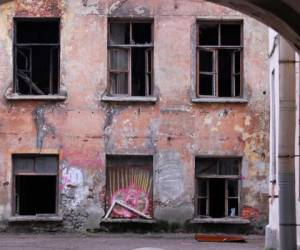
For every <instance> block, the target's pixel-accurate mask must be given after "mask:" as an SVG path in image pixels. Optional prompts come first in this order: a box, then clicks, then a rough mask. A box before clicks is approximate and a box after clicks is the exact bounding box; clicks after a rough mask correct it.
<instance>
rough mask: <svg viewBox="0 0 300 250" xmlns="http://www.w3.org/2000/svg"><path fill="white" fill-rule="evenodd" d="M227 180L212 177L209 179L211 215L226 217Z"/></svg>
mask: <svg viewBox="0 0 300 250" xmlns="http://www.w3.org/2000/svg"><path fill="white" fill-rule="evenodd" d="M224 194H225V180H224V179H210V181H209V216H211V217H213V218H222V217H225V213H224V211H225V195H224Z"/></svg>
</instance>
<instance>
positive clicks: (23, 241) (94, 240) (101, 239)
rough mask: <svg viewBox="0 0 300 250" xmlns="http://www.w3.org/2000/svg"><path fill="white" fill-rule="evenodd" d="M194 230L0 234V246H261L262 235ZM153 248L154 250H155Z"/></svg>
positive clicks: (63, 249) (90, 249)
mask: <svg viewBox="0 0 300 250" xmlns="http://www.w3.org/2000/svg"><path fill="white" fill-rule="evenodd" d="M193 237H194V235H193V234H7V233H2V234H0V250H19V249H20V250H21V249H24V250H42V249H43V250H51V249H54V250H69V249H80V250H94V249H99V250H102V249H103V250H133V249H143V250H148V249H149V250H150V249H151V250H152V249H153V248H154V249H155V250H156V249H163V250H177V249H178V250H185V249H186V250H194V249H201V250H206V249H208V250H209V249H220V250H222V249H228V250H234V249H239V250H240V249H243V250H244V249H246V250H247V249H249V250H250V249H251V250H256V249H260V250H261V249H263V248H264V238H263V237H262V236H247V237H246V239H247V243H200V242H197V241H195V240H194V238H193ZM154 249H153V250H154Z"/></svg>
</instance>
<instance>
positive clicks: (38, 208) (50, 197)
mask: <svg viewBox="0 0 300 250" xmlns="http://www.w3.org/2000/svg"><path fill="white" fill-rule="evenodd" d="M15 181H16V184H15V187H16V213H18V214H19V215H36V214H55V212H56V176H21V175H19V176H16V177H15Z"/></svg>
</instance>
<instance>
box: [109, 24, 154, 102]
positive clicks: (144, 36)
mask: <svg viewBox="0 0 300 250" xmlns="http://www.w3.org/2000/svg"><path fill="white" fill-rule="evenodd" d="M108 48H109V51H110V52H109V92H110V94H111V95H128V96H150V95H152V94H153V70H152V67H153V66H152V63H153V62H152V61H153V60H152V51H153V41H152V23H148V22H114V21H112V22H110V24H109V39H108Z"/></svg>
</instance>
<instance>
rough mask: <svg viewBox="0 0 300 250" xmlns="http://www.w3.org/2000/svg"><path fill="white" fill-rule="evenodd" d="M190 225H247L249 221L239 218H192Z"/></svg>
mask: <svg viewBox="0 0 300 250" xmlns="http://www.w3.org/2000/svg"><path fill="white" fill-rule="evenodd" d="M191 223H192V224H240V225H241V224H249V223H250V221H249V220H247V219H242V218H241V217H224V218H194V219H193V220H191Z"/></svg>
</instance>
